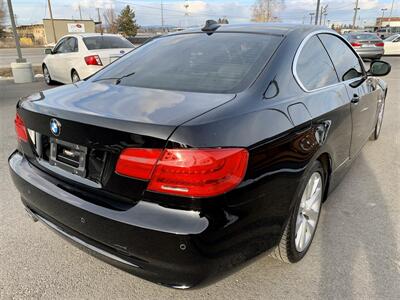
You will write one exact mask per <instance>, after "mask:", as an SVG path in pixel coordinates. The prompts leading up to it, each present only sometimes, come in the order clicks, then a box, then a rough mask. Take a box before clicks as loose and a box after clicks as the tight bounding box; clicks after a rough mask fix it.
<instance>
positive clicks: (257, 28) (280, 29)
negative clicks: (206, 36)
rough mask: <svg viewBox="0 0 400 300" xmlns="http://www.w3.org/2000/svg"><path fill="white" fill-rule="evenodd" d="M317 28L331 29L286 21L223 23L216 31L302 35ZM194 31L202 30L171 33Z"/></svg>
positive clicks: (199, 29)
mask: <svg viewBox="0 0 400 300" xmlns="http://www.w3.org/2000/svg"><path fill="white" fill-rule="evenodd" d="M319 30H327V31H332V32H334V31H333V30H331V29H329V28H327V27H325V26H314V25H302V24H288V23H248V24H235V25H231V24H229V25H225V24H222V25H221V27H219V28H218V29H217V30H216V32H219V31H224V32H243V33H259V34H269V35H280V36H286V35H288V34H291V33H294V32H298V33H302V34H304V35H307V34H309V33H311V32H313V31H319ZM194 32H202V30H201V28H191V29H187V30H183V31H179V32H176V33H171V35H175V34H184V33H194Z"/></svg>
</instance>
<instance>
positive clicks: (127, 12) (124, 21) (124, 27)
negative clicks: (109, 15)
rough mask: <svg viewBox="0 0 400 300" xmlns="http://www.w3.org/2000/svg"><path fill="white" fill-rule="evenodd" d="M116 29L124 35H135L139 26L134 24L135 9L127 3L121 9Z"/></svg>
mask: <svg viewBox="0 0 400 300" xmlns="http://www.w3.org/2000/svg"><path fill="white" fill-rule="evenodd" d="M117 24H118V31H119V32H121V33H122V34H123V35H124V36H135V35H136V33H137V30H138V28H139V26H138V25H137V24H136V20H135V11H134V10H133V9H131V7H130V6H129V5H127V6H125V8H124V9H123V10H122V11H121V13H120V14H119V16H118V19H117Z"/></svg>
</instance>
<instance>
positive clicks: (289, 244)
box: [271, 161, 326, 263]
mask: <svg viewBox="0 0 400 300" xmlns="http://www.w3.org/2000/svg"><path fill="white" fill-rule="evenodd" d="M318 176H319V177H318ZM304 178H305V179H304V180H303V182H302V184H301V187H300V189H299V192H298V194H297V195H296V202H295V203H296V204H295V207H294V209H293V212H292V214H291V216H290V218H289V221H288V222H287V225H286V227H285V230H284V232H283V235H282V237H281V240H280V242H279V244H278V246H276V248H275V249H274V251H273V252H272V253H271V256H273V257H274V258H276V259H278V260H280V261H283V262H285V263H296V262H298V261H300V260H301V259H302V258H303V257H304V256H305V255H306V253H307V251H308V249H309V248H310V245H311V243H312V241H313V238H314V235H315V232H316V230H317V226H318V221H319V217H320V212H321V205H322V201H323V195H324V191H325V186H326V172H325V170H324V168H323V166H322V164H321V163H320V162H319V161H315V162H314V163H313V164H312V166H311V168H310V169H309V171H307V174H306V175H305V177H304ZM317 178H319V180H320V185H319V184H317V183H316V181H315V180H316V179H317ZM310 182H314V184H317V187H316V189H315V194H314V193H313V190H314V188H312V189H311V198H309V199H310V200H311V199H312V195H317V194H316V193H317V190H318V189H319V192H318V193H319V196H318V198H319V200H317V198H315V200H316V201H317V202H315V203H314V205H310V207H312V208H313V209H309V208H306V207H304V203H307V204H309V203H312V202H309V201H305V202H303V201H302V199H303V197H304V199H306V198H307V197H306V195H307V187H310V185H309V183H310ZM311 186H313V185H311ZM306 206H308V205H306ZM307 210H309V211H310V212H311V210H312V211H314V210H315V211H317V213H315V212H313V213H309V215H314V214H316V215H314V216H313V217H312V218H311V217H308V216H307V213H306V211H307ZM299 220H301V221H299ZM311 221H313V222H311ZM304 222H305V223H304ZM311 223H313V224H314V227H313V229H312V230H311V228H312V226H311ZM299 224H300V225H299ZM303 224H304V225H303ZM302 226H303V227H302ZM302 229H304V231H303V230H302ZM300 231H302V232H303V233H304V235H301V234H300V235H299V234H297V233H299V232H300ZM297 236H299V238H298V239H297ZM302 236H304V237H305V239H304V242H303V243H301V240H302V239H301V237H302ZM301 246H302V247H301Z"/></svg>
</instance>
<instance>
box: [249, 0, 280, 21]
mask: <svg viewBox="0 0 400 300" xmlns="http://www.w3.org/2000/svg"><path fill="white" fill-rule="evenodd" d="M283 7H284V0H256V2H255V3H254V5H253V8H252V9H253V12H252V15H253V16H252V19H251V20H252V21H253V22H276V21H278V20H279V18H278V17H277V16H276V13H277V12H278V11H279V10H280V9H283Z"/></svg>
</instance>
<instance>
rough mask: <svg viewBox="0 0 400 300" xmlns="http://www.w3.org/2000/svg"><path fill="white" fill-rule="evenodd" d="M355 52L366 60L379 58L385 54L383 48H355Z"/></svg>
mask: <svg viewBox="0 0 400 300" xmlns="http://www.w3.org/2000/svg"><path fill="white" fill-rule="evenodd" d="M355 50H356V52H357V53H358V54H359V55H360V56H361V57H364V58H379V57H381V56H382V55H383V54H384V49H383V48H355Z"/></svg>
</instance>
